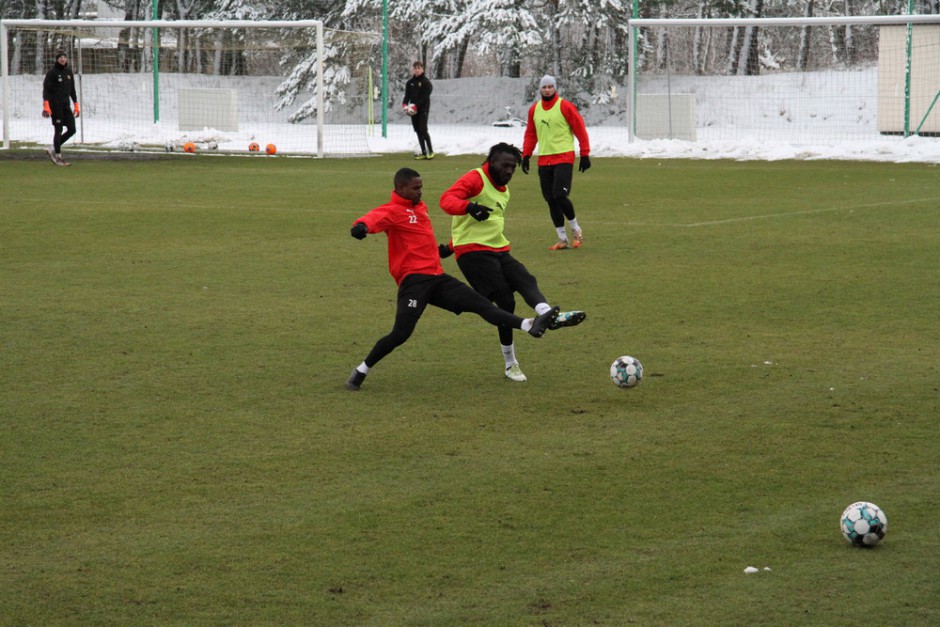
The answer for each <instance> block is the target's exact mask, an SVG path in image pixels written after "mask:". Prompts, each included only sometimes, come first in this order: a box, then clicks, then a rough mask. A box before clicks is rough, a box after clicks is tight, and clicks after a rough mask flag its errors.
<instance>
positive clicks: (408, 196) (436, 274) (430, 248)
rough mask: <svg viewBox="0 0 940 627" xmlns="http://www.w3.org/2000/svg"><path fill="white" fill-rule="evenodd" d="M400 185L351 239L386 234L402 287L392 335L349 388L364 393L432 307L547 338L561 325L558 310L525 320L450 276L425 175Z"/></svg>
mask: <svg viewBox="0 0 940 627" xmlns="http://www.w3.org/2000/svg"><path fill="white" fill-rule="evenodd" d="M394 183H395V191H393V192H392V197H391V200H389V202H387V203H385V204H384V205H381V206H379V207H376V208H375V209H373V210H372V211H370V212H368V213H367V214H365V215H364V216H362V217H360V218H357V219H356V220H355V221H354V222H353V226H352V229H350V234H351V235H352V236H353V237H355V238H356V239H365V237H366V236H367V235H368V234H369V233H385V235H386V237H387V238H388V271H389V273H390V274H391V275H392V277H393V278H394V279H395V282H396V283H397V284H398V307H397V311H396V313H395V323H394V325H393V326H392V330H391V332H390V333H389V334H388V335H386V336H384V337H382V338H381V339H379V341H378V342H376V343H375V346H374V347H373V348H372V350H371V351H370V352H369V354H368V355H366V358H365V359H364V360H363V361H362V363H361V364H359V365H358V366H357V367H356V368H355V369H353V371H352V374H350V375H349V379H347V381H346V388H347V389H348V390H352V391H357V390H359V388H360V387H361V386H362V383H363V381H365V378H366V375H367V374H368V373H369V369H370V368H372V367H373V366H375V365H376V364H377V363H378V362H379V361H380V360H381V359H382V358H384V357H385V356H386V355H388V354H389V353H391V352H392V351H393V350H395V349H396V348H398V347H399V346H401V345H402V344H404V343H405V342H406V341H407V340H408V338H409V337H411V334H412V333H413V332H414V330H415V327H416V326H417V324H418V320H419V319H420V318H421V314H422V313H424V310H425V308H426V307H427V306H428V305H434V306H435V307H440V308H441V309H445V310H447V311H450V312H453V313H455V314H457V315H460V314H461V313H463V312H465V311H469V312H471V313H475V314H477V315H478V316H480V317H481V318H483V319H484V320H486V321H487V322H489V323H490V324H492V325H495V326H500V325H504V326H510V327H512V328H514V329H522V330H523V331H526V332H527V333H528V334H529V335H531V336H533V337H542V334H544V333H545V330H546V329H548V328H549V326H551V325H552V323H553V322H554V321H555V317H556V316H557V315H558V307H555V308H553V309H550V310H549V311H547V312H545V313H543V314H542V315H540V316H538V317H537V318H525V319H523V318H520V317H519V316H516V315H513V314H511V313H509V312H507V311H503V310H502V309H500V308H499V307H497V306H495V305H494V304H493V303H491V302H490V301H489V300H487V299H486V297H484V296H482V295H480V294H478V293H477V292H475V291H474V290H473V289H472V288H471V287H470V286H468V285H467V284H466V283H462V282H461V281H459V280H458V279H456V278H454V277H452V276H450V275H449V274H445V273H444V269H443V268H442V267H441V258H440V253H441V250H440V248H439V247H438V244H437V239H436V238H435V237H434V228H433V227H432V226H431V219H430V218H429V217H428V206H427V205H426V204H424V202H422V201H421V193H422V190H423V187H424V182H423V181H422V179H421V175H420V174H418V172H416V171H415V170H412V169H411V168H402V169H401V170H399V171H398V172H396V173H395V180H394Z"/></svg>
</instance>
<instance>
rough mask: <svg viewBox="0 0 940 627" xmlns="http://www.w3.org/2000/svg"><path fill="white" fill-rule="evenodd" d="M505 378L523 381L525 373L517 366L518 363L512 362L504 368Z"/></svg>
mask: <svg viewBox="0 0 940 627" xmlns="http://www.w3.org/2000/svg"><path fill="white" fill-rule="evenodd" d="M506 378H507V379H511V380H513V381H525V380H526V378H525V374H524V373H523V372H522V368H520V367H519V364H513V365H511V366H509V367H508V368H506Z"/></svg>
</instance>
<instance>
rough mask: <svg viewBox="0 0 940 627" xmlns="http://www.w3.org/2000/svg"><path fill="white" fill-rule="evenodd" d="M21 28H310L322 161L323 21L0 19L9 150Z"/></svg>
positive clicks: (5, 146)
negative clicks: (13, 31) (15, 31)
mask: <svg viewBox="0 0 940 627" xmlns="http://www.w3.org/2000/svg"><path fill="white" fill-rule="evenodd" d="M11 27H20V28H39V29H42V28H48V29H59V28H69V27H74V28H96V27H110V28H160V29H164V28H169V29H174V28H175V29H182V28H232V29H235V28H313V29H316V36H317V43H316V48H317V79H316V80H317V96H316V97H317V115H316V126H317V157H319V158H323V125H324V120H323V48H324V46H323V22H322V21H320V20H295V21H290V20H280V21H276V20H274V21H264V20H0V67H2V69H0V81H2V103H3V149H4V150H8V149H9V148H10V117H9V116H10V109H11V107H10V83H9V59H8V58H7V57H8V50H7V48H8V42H7V37H8V29H9V28H11Z"/></svg>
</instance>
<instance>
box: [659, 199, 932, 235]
mask: <svg viewBox="0 0 940 627" xmlns="http://www.w3.org/2000/svg"><path fill="white" fill-rule="evenodd" d="M938 201H940V197H932V198H914V199H911V200H890V201H884V202H873V203H867V204H864V205H853V206H851V207H826V208H824V209H807V210H806V211H788V212H786V213H766V214H763V215H759V216H744V217H743V218H728V219H726V220H710V221H708V222H692V223H691V224H675V225H670V226H682V227H686V228H692V227H697V226H715V225H718V224H732V223H734V222H748V221H751V220H766V219H768V218H789V217H791V216H800V215H810V214H814V213H830V212H833V211H854V210H855V209H874V208H877V207H887V206H891V205H909V204H912V203H919V202H938Z"/></svg>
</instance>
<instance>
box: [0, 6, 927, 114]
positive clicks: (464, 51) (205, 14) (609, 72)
mask: <svg viewBox="0 0 940 627" xmlns="http://www.w3.org/2000/svg"><path fill="white" fill-rule="evenodd" d="M157 2H158V5H157V15H159V17H160V18H161V19H167V20H182V19H188V20H195V19H200V20H202V19H205V20H295V19H318V20H322V21H323V22H324V25H325V26H326V28H327V29H328V31H327V50H326V56H327V57H328V59H327V61H328V64H329V67H330V68H331V74H332V76H333V77H335V78H337V79H342V77H344V76H353V75H355V74H356V73H357V72H359V71H361V67H353V66H362V65H364V64H369V65H371V66H372V67H376V64H377V62H378V63H380V60H379V59H377V58H376V57H377V55H380V53H381V46H379V45H376V38H377V34H378V33H381V32H382V30H383V2H381V1H380V0H347V1H339V0H157ZM387 7H388V23H389V68H388V72H389V80H390V81H394V82H400V81H403V80H404V79H406V78H407V77H408V76H409V75H410V68H411V63H412V62H413V61H415V60H421V61H423V62H424V63H425V66H426V68H427V75H428V76H429V77H430V78H432V79H451V78H464V77H481V76H500V77H524V76H532V77H538V76H541V75H542V74H545V73H550V74H553V75H556V76H560V77H564V78H565V80H566V81H567V84H568V86H569V89H568V90H567V93H568V95H569V99H572V96H574V94H575V93H577V94H579V95H580V100H581V101H582V103H586V101H591V103H593V104H603V102H604V99H605V98H607V97H608V94H610V92H611V86H612V85H618V84H619V85H622V84H624V79H625V78H626V76H627V74H628V56H629V50H628V45H627V41H628V39H627V38H628V24H629V20H630V18H631V17H632V15H633V13H634V10H635V9H634V6H633V4H632V3H630V2H627V1H625V0H389V2H388V3H387ZM636 11H637V12H638V13H639V16H640V17H644V18H650V17H656V18H669V17H686V18H687V17H711V18H722V17H755V16H756V17H799V16H842V15H899V14H905V13H909V12H913V13H918V14H926V13H929V14H936V13H938V12H940V0H915V1H914V2H909V1H908V0H888V1H873V0H835V1H833V0H825V1H822V0H800V1H790V0H730V1H729V0H677V1H662V2H650V1H648V0H647V1H644V2H639V3H638V6H637V8H636ZM104 12H107V13H108V14H109V15H110V16H115V15H117V16H118V19H120V17H121V16H123V18H124V19H126V20H146V19H149V18H150V16H151V15H152V14H153V7H152V4H151V2H147V1H146V0H123V1H115V0H0V19H13V18H15V19H32V18H38V19H76V18H88V17H95V16H97V15H99V14H102V13H104ZM112 19H113V18H112ZM765 30H766V29H765ZM349 32H370V33H374V34H375V35H373V36H372V41H371V47H370V50H371V52H370V54H367V55H363V54H361V52H360V51H361V47H362V39H361V38H358V39H357V38H350V37H349V36H348V33H349ZM793 33H794V34H793V35H792V36H790V37H788V38H783V37H779V36H772V35H770V34H769V33H766V32H764V31H762V30H761V29H759V28H729V29H725V30H724V31H723V32H722V34H721V37H719V38H717V41H708V42H707V45H706V44H705V43H703V42H702V41H700V38H701V37H702V34H701V32H700V31H697V30H694V31H693V32H691V33H690V34H689V35H688V37H690V39H691V41H690V42H689V45H688V46H687V47H688V49H689V54H687V55H685V56H684V57H683V59H676V58H672V57H669V56H668V55H669V53H668V50H669V49H670V48H669V46H667V42H666V41H665V37H666V35H665V34H664V33H663V32H658V33H653V32H645V33H644V32H641V33H640V38H639V50H638V60H637V64H638V65H637V67H638V70H642V71H653V72H655V71H656V70H657V69H665V68H667V66H670V68H671V69H672V70H675V71H678V72H680V73H685V74H716V73H717V74H730V75H734V74H738V75H742V74H746V75H754V74H760V73H762V72H776V71H794V70H796V71H805V70H820V69H851V68H854V67H858V66H864V65H866V64H872V63H874V62H875V61H876V58H877V37H878V31H877V29H871V28H865V27H856V26H851V25H847V26H827V27H818V26H817V27H815V29H814V28H813V27H805V28H801V29H796V30H794V31H793ZM137 40H139V36H138V38H136V39H135V38H134V37H133V36H132V34H128V35H126V36H125V37H124V40H123V41H124V43H125V45H126V44H127V42H133V41H137ZM50 45H55V42H52V41H49V40H48V39H45V40H43V39H41V38H40V39H39V40H37V41H32V42H27V41H25V40H14V41H13V42H12V43H11V46H12V47H14V48H15V51H14V54H13V55H12V57H11V58H13V59H15V60H16V62H15V65H16V67H14V68H13V72H17V71H19V72H24V73H30V72H35V73H41V72H43V71H44V68H45V66H46V65H47V64H48V61H47V60H48V58H49V57H48V54H49V52H50V51H49V50H46V49H44V48H45V47H47V46H50ZM131 45H132V44H131ZM353 48H356V50H355V52H354V51H353ZM674 56H675V55H674V53H673V57H674ZM177 62H178V64H179V66H180V68H179V69H180V71H186V70H187V65H189V64H192V63H195V62H196V61H195V60H194V59H188V58H187V56H186V55H185V54H182V53H181V54H180V55H179V58H178V61H177ZM284 62H285V63H286V64H288V65H289V66H291V71H290V72H289V76H290V77H291V78H290V79H289V80H287V81H285V83H284V85H282V87H281V88H280V91H281V95H282V97H283V99H284V101H285V103H286V102H287V101H293V100H294V99H295V98H298V97H301V98H305V97H306V96H305V93H307V92H310V91H311V84H312V80H311V77H312V76H313V74H314V72H313V65H312V60H311V59H310V58H309V56H305V57H299V58H285V60H284ZM31 65H35V67H31ZM140 70H141V71H144V70H146V68H145V67H140ZM205 71H206V73H212V72H218V73H235V72H237V71H238V64H237V63H229V64H222V63H220V64H218V65H217V66H216V67H209V68H206V69H205ZM328 78H329V77H328ZM337 82H342V80H339V81H337ZM327 96H328V97H329V94H327ZM578 99H579V98H574V100H575V101H576V102H577V100H578ZM313 111H314V108H313V107H310V106H308V107H301V111H300V112H299V115H298V116H297V117H295V121H297V120H299V119H303V118H305V117H308V116H309V115H312V114H313Z"/></svg>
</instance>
